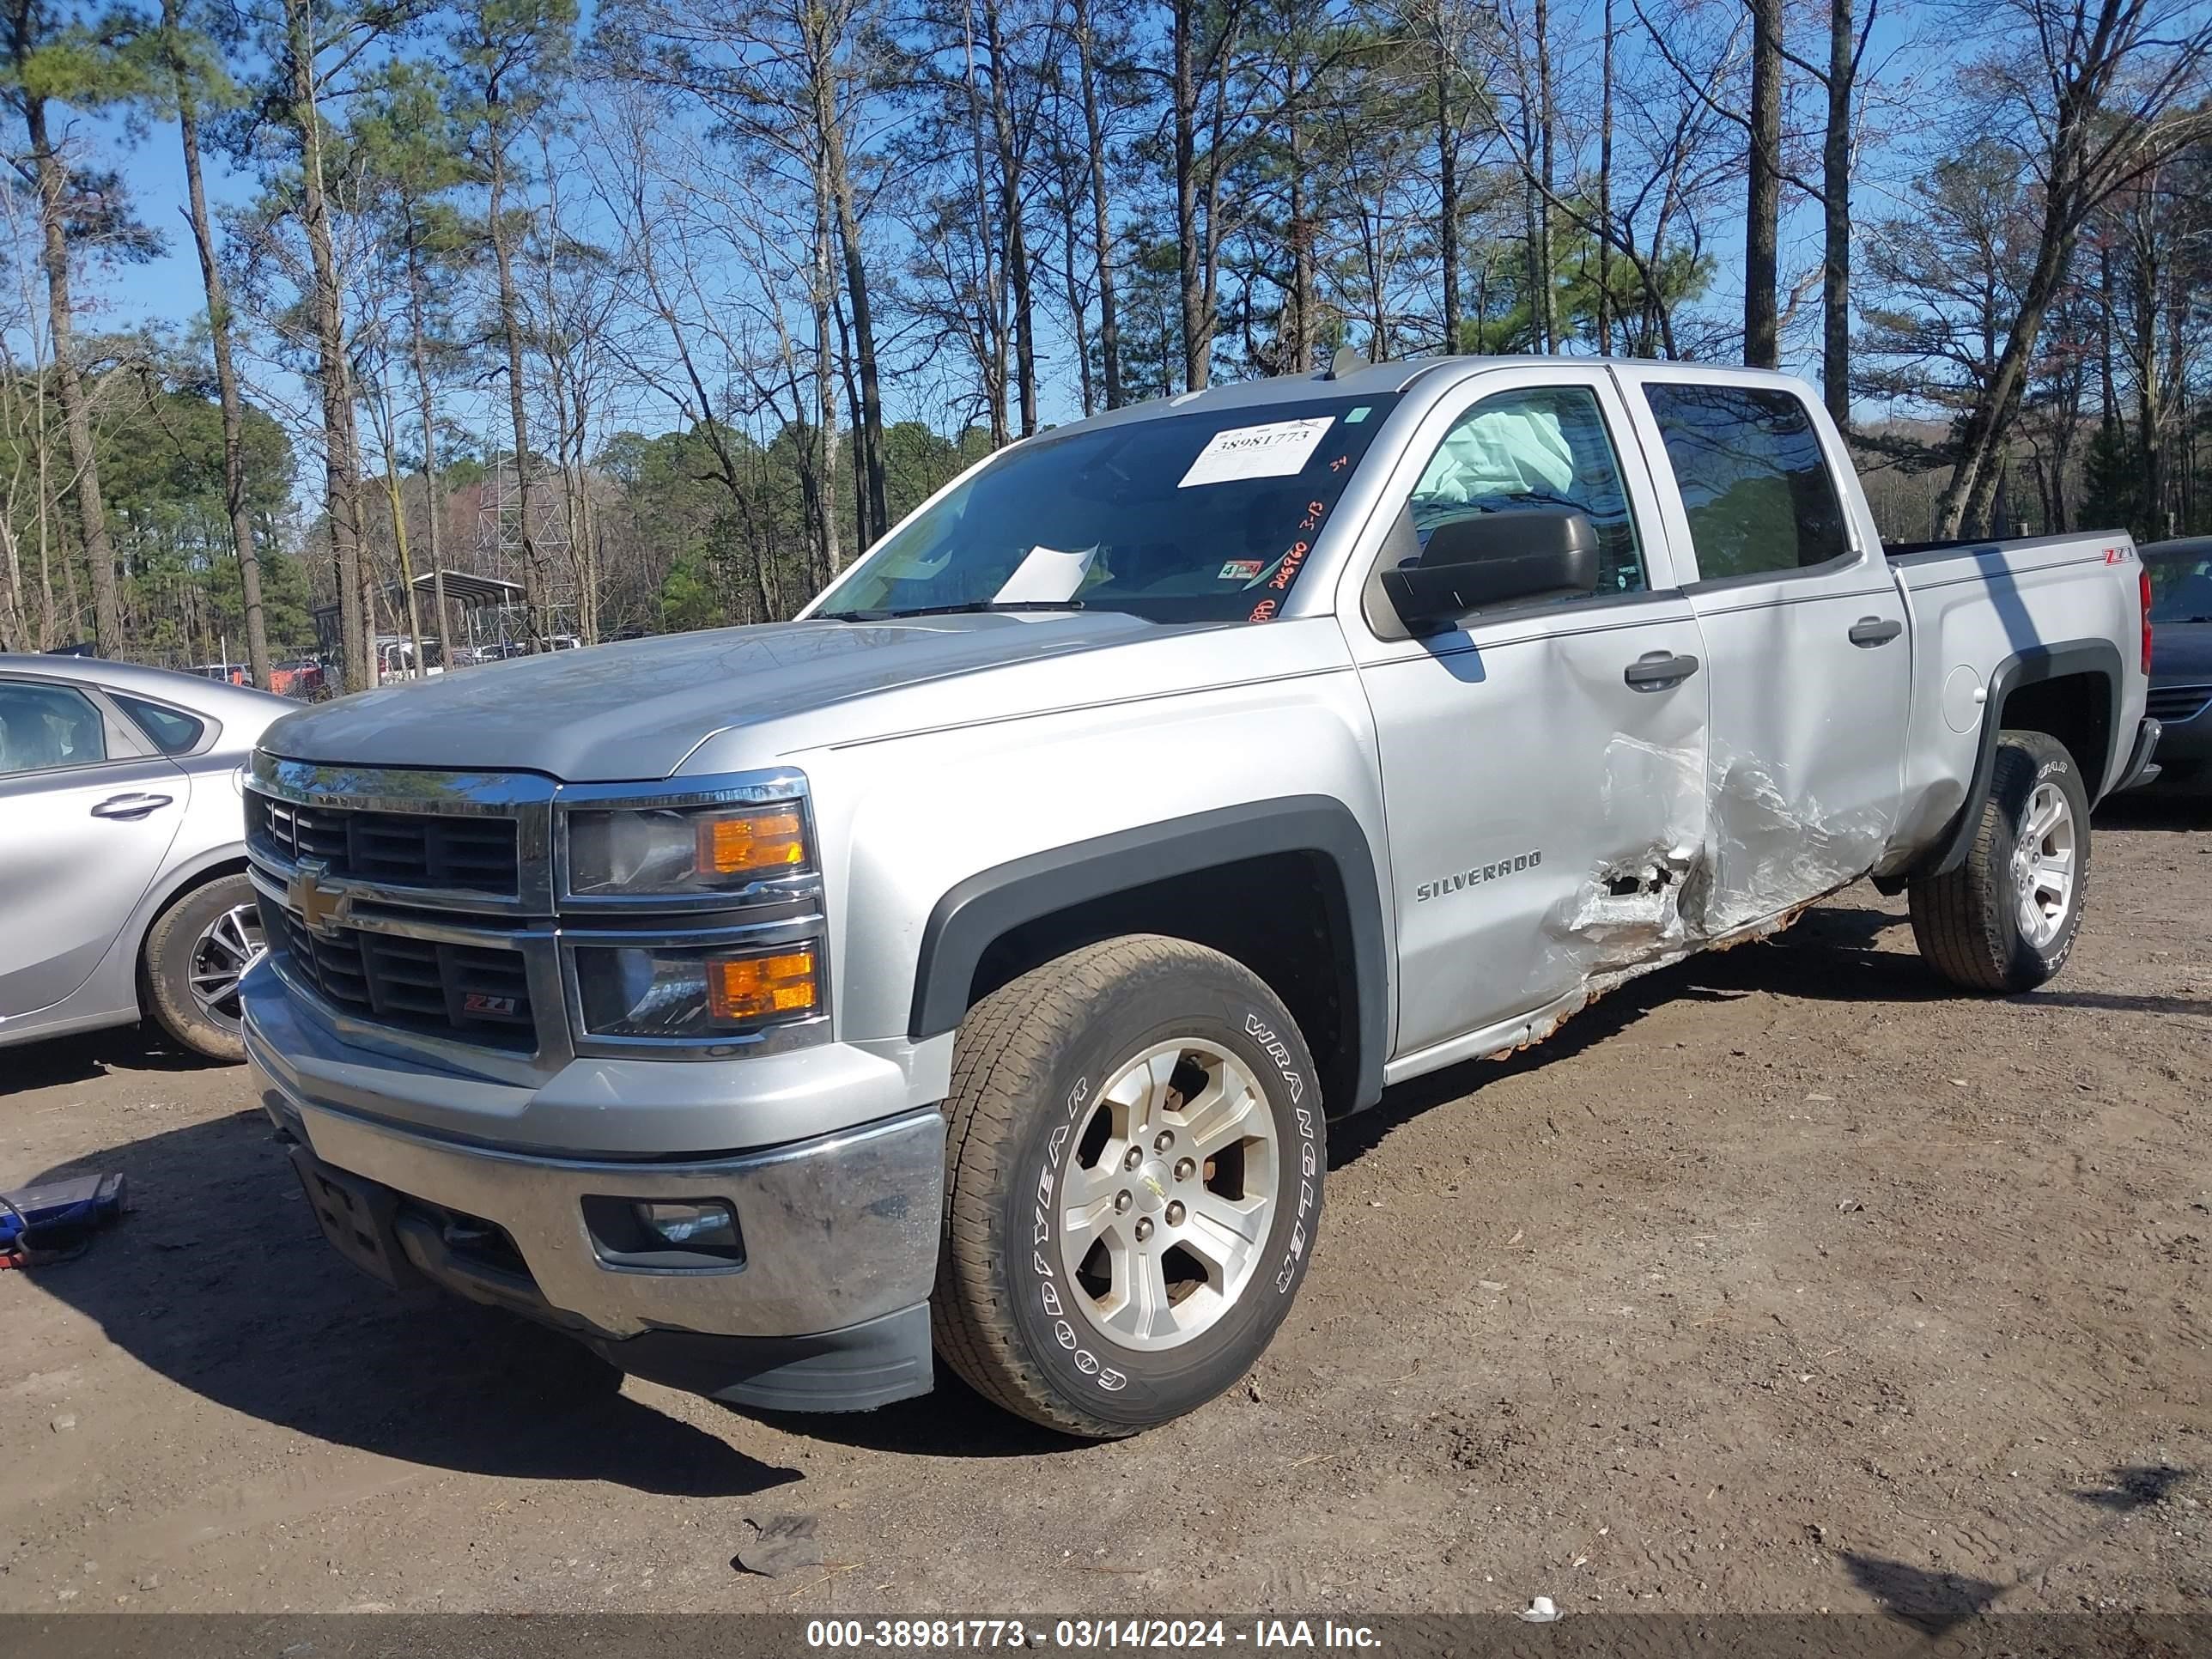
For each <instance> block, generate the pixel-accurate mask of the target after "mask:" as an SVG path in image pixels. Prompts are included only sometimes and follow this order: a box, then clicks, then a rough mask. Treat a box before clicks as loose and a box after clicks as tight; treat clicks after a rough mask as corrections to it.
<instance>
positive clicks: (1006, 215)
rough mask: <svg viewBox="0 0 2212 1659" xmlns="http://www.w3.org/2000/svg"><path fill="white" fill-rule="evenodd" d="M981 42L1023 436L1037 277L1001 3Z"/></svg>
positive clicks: (1033, 413)
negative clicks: (987, 58) (986, 61)
mask: <svg viewBox="0 0 2212 1659" xmlns="http://www.w3.org/2000/svg"><path fill="white" fill-rule="evenodd" d="M983 43H984V45H985V46H987V48H988V49H989V51H990V53H991V132H992V137H993V138H994V141H995V142H996V144H997V147H998V152H999V203H1000V205H999V217H1000V220H1001V221H1002V222H1004V223H1005V225H1006V275H1007V276H1008V277H1009V278H1010V279H1011V280H1012V284H1013V295H1014V384H1015V386H1016V388H1017V390H1018V392H1019V394H1020V398H1021V405H1022V436H1024V438H1028V437H1033V436H1035V435H1036V428H1037V383H1036V334H1035V330H1036V295H1035V291H1034V287H1035V285H1034V278H1035V276H1036V273H1035V272H1034V271H1032V270H1030V258H1029V240H1028V233H1027V228H1026V227H1025V226H1024V223H1023V220H1024V217H1025V215H1024V212H1023V210H1022V156H1021V152H1020V149H1019V146H1018V145H1017V144H1016V143H1015V142H1014V122H1013V112H1012V110H1010V109H1009V108H1008V107H1007V105H1006V73H1007V69H1006V37H1005V35H1004V33H1002V31H1001V30H1000V19H999V4H998V0H983Z"/></svg>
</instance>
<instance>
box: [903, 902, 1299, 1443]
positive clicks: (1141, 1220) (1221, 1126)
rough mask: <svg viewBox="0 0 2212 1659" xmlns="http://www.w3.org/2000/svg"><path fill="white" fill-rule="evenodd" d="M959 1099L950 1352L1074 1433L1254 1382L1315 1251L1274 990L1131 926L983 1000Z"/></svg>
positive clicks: (948, 1225) (1017, 1407)
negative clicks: (1130, 931)
mask: <svg viewBox="0 0 2212 1659" xmlns="http://www.w3.org/2000/svg"><path fill="white" fill-rule="evenodd" d="M953 1055H954V1058H953V1075H952V1094H951V1097H950V1098H949V1099H948V1100H947V1101H946V1102H945V1115H946V1117H947V1118H948V1120H949V1133H948V1137H947V1144H946V1150H945V1231H944V1237H943V1241H942V1248H941V1249H939V1254H938V1276H937V1288H936V1293H935V1295H934V1297H933V1298H932V1304H931V1306H932V1312H933V1324H934V1327H935V1330H936V1336H937V1344H938V1352H939V1353H940V1354H941V1355H942V1356H943V1357H944V1358H945V1361H946V1362H947V1363H948V1364H951V1367H952V1368H953V1369H954V1370H957V1372H959V1374H960V1375H961V1376H963V1377H964V1378H965V1379H966V1380H967V1381H968V1382H969V1384H971V1385H972V1386H973V1387H974V1388H975V1389H976V1390H977V1391H978V1392H979V1393H981V1394H982V1395H984V1396H985V1397H987V1399H990V1400H993V1401H996V1402H997V1403H998V1404H1000V1405H1001V1406H1003V1407H1006V1409H1007V1410H1009V1411H1012V1412H1015V1413H1018V1414H1020V1415H1021V1416H1024V1417H1026V1418H1029V1419H1031V1420H1032V1421H1035V1422H1038V1423H1042V1424H1044V1425H1048V1426H1049V1427H1051V1428H1054V1429H1058V1430H1060V1431H1063V1432H1065V1433H1068V1434H1076V1435H1085V1436H1090V1437H1097V1438H1107V1437H1114V1436H1119V1435H1127V1434H1133V1433H1135V1432H1137V1431H1139V1430H1141V1429H1147V1428H1151V1427H1152V1426H1153V1425H1157V1424H1160V1423H1165V1422H1168V1421H1169V1420H1170V1419H1174V1418H1176V1417H1180V1416H1182V1414H1183V1413H1186V1412H1188V1411H1192V1410H1194V1409H1195V1408H1196V1407H1199V1406H1200V1405H1203V1404H1204V1403H1205V1402H1206V1401H1208V1400H1211V1399H1212V1397H1213V1396H1214V1395H1218V1394H1219V1393H1220V1392H1221V1391H1222V1390H1223V1389H1226V1388H1227V1387H1229V1386H1230V1384H1231V1383H1234V1382H1235V1381H1236V1380H1237V1378H1238V1377H1240V1376H1243V1374H1244V1372H1245V1371H1246V1370H1248V1369H1249V1367H1250V1366H1251V1364H1252V1362H1253V1361H1254V1360H1255V1359H1256V1358H1258V1357H1259V1355H1260V1353H1261V1350H1262V1349H1264V1348H1265V1347H1266V1346H1267V1342H1268V1340H1269V1339H1270V1338H1271V1337H1273V1335H1274V1334H1275V1328H1276V1327H1277V1326H1279V1324H1281V1323H1282V1322H1283V1316H1285V1314H1286V1313H1287V1312H1288V1311H1289V1310H1290V1305H1291V1299H1292V1298H1293V1297H1296V1296H1297V1290H1298V1285H1299V1282H1300V1281H1301V1280H1302V1279H1304V1276H1305V1270H1306V1266H1307V1263H1308V1262H1309V1261H1310V1260H1311V1258H1312V1254H1313V1244H1314V1237H1315V1231H1316V1226H1317V1225H1318V1223H1319V1221H1320V1218H1321V1203H1322V1170H1323V1167H1324V1166H1325V1165H1326V1164H1327V1162H1328V1156H1327V1148H1326V1145H1325V1142H1324V1139H1323V1137H1324V1133H1325V1131H1324V1128H1323V1125H1322V1109H1321V1106H1322V1103H1321V1097H1320V1091H1319V1090H1318V1088H1317V1087H1316V1084H1315V1080H1314V1067H1313V1059H1312V1056H1311V1055H1310V1054H1308V1053H1307V1051H1306V1045H1305V1040H1304V1038H1303V1037H1302V1036H1299V1035H1298V1031H1297V1026H1296V1025H1295V1024H1293V1023H1292V1022H1291V1017H1290V1015H1289V1013H1288V1012H1285V1009H1284V1007H1283V1005H1282V1004H1281V1002H1280V1001H1279V1000H1277V998H1276V997H1275V995H1274V994H1273V992H1272V991H1270V990H1269V989H1268V988H1267V986H1266V985H1265V984H1264V983H1263V982H1261V980H1260V979H1259V978H1258V977H1257V976H1256V975H1254V974H1253V973H1251V972H1250V971H1249V969H1245V968H1244V967H1243V966H1242V965H1240V964H1239V963H1236V962H1234V961H1232V960H1231V958H1229V957H1225V956H1223V955H1222V954H1220V953H1219V952H1218V951H1209V950H1206V949H1204V948H1203V947H1201V946H1199V945H1192V944H1189V943H1188V942H1186V941H1183V940H1181V939H1164V938H1158V937H1154V936H1151V935H1136V936H1132V937H1129V938H1126V939H1109V940H1107V941H1106V942H1104V943H1103V944H1099V945H1091V946H1089V947H1087V948H1085V949H1084V950H1081V951H1075V952H1073V954H1071V955H1068V956H1065V957H1060V959H1059V960H1057V961H1055V962H1051V963H1046V964H1045V965H1044V966H1043V967H1042V968H1039V969H1036V970H1035V971H1033V972H1031V973H1029V974H1026V975H1024V976H1023V977H1021V978H1020V979H1018V980H1016V981H1013V982H1012V984H1010V985H1008V986H1006V987H1004V988H1003V989H1001V990H1000V991H998V992H995V993H994V994H992V995H991V996H989V997H987V998H986V999H985V1000H983V1001H981V1003H979V1004H977V1005H976V1006H975V1008H973V1009H972V1010H970V1011H969V1015H968V1018H967V1019H966V1020H965V1021H963V1023H962V1025H961V1027H960V1032H959V1036H958V1037H957V1041H956V1042H955V1045H954V1050H953Z"/></svg>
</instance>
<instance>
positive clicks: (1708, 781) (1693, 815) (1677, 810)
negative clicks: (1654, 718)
mask: <svg viewBox="0 0 2212 1659" xmlns="http://www.w3.org/2000/svg"><path fill="white" fill-rule="evenodd" d="M1655 794H1657V795H1659V796H1661V797H1662V798H1663V799H1665V800H1666V801H1667V803H1668V810H1667V813H1666V817H1665V823H1666V824H1667V829H1668V833H1667V836H1666V838H1665V839H1663V840H1659V841H1655V842H1653V843H1652V844H1651V845H1650V847H1648V848H1645V849H1644V851H1642V852H1641V853H1639V854H1637V855H1636V856H1634V857H1632V858H1628V859H1615V860H1609V861H1607V862H1606V863H1604V864H1602V865H1601V866H1598V867H1597V868H1595V869H1594V870H1592V871H1590V872H1589V874H1588V875H1587V876H1586V877H1585V878H1583V881H1582V882H1581V884H1579V885H1578V886H1577V889H1576V890H1575V891H1574V892H1573V893H1571V895H1569V896H1567V897H1565V898H1564V899H1562V900H1561V901H1560V902H1558V903H1556V904H1554V905H1553V907H1552V908H1551V909H1550V910H1549V912H1548V913H1547V915H1546V916H1545V918H1544V924H1543V925H1544V931H1545V933H1547V935H1548V936H1549V937H1550V938H1551V939H1553V941H1554V942H1555V944H1556V947H1557V949H1558V950H1559V951H1560V952H1561V953H1563V954H1565V956H1566V957H1568V958H1569V959H1570V960H1571V961H1572V962H1573V963H1575V965H1576V966H1577V969H1578V970H1579V972H1580V975H1581V977H1582V978H1583V980H1584V981H1585V982H1586V983H1587V984H1589V987H1590V988H1591V989H1592V990H1593V991H1596V990H1601V989H1604V988H1606V987H1608V986H1610V985H1612V984H1615V983H1618V982H1619V981H1620V980H1621V979H1623V978H1625V977H1627V976H1629V975H1631V974H1633V973H1640V972H1644V971H1645V970H1648V969H1652V968H1657V967H1662V966H1664V965H1665V964H1667V963H1671V962H1675V961H1679V960H1680V958H1682V957H1686V956H1687V955H1688V954H1690V952H1691V951H1693V950H1696V949H1698V948H1699V947H1701V946H1703V945H1707V944H1710V943H1711V942H1713V941H1714V940H1717V939H1724V938H1727V937H1729V936H1730V935H1733V934H1737V933H1743V932H1745V931H1746V930H1747V929H1755V928H1756V927H1757V926H1758V925H1759V924H1762V923H1764V922H1765V921H1768V920H1770V919H1771V918H1774V917H1778V916H1780V915H1784V913H1786V912H1790V911H1792V910H1795V909H1796V908H1800V907H1802V906H1803V905H1805V904H1807V903H1808V902H1811V901H1813V900H1814V899H1816V898H1819V897H1821V896H1823V895H1825V894H1827V893H1831V892H1833V891H1834V890H1836V889H1837V888H1838V887H1842V886H1844V885H1846V884H1849V883H1850V882H1852V881H1855V880H1857V878H1859V877H1860V876H1863V875H1864V874H1865V873H1866V872H1867V871H1869V869H1871V868H1873V866H1874V862H1875V859H1877V858H1878V857H1879V856H1880V855H1881V850H1882V848H1883V845H1884V842H1885V840H1886V836H1887V825H1886V824H1885V823H1883V822H1882V820H1881V815H1880V814H1879V813H1878V812H1875V811H1862V812H1856V813H1853V812H1835V813H1832V812H1830V811H1826V809H1825V808H1824V807H1822V805H1820V800H1819V799H1818V797H1816V796H1814V795H1813V794H1812V793H1810V792H1809V791H1808V792H1803V793H1792V792H1791V791H1790V790H1789V789H1787V788H1785V787H1784V785H1783V783H1782V782H1781V781H1779V780H1778V778H1777V776H1776V775H1775V773H1774V772H1773V771H1772V770H1771V769H1770V768H1768V767H1766V766H1765V765H1763V764H1761V763H1759V762H1758V761H1756V760H1754V759H1753V758H1752V757H1748V756H1744V755H1735V754H1730V753H1728V752H1726V751H1724V750H1723V751H1719V752H1717V753H1715V754H1713V755H1712V756H1711V759H1710V762H1709V763H1704V764H1700V763H1699V757H1698V756H1697V755H1696V754H1694V753H1684V752H1682V751H1680V750H1668V749H1664V748H1662V747H1659V746H1657V745H1655V744H1647V743H1644V742H1641V741H1639V740H1638V739H1636V738H1629V737H1625V736H1620V737H1616V738H1614V739H1613V742H1612V743H1611V744H1609V745H1608V747H1607V773H1606V787H1605V794H1604V797H1603V799H1602V800H1601V811H1605V812H1606V813H1607V815H1608V816H1610V815H1611V814H1612V812H1613V804H1614V802H1615V800H1616V799H1619V800H1622V801H1628V800H1634V801H1638V802H1644V803H1648V802H1649V801H1650V799H1652V797H1653V796H1654V795H1655Z"/></svg>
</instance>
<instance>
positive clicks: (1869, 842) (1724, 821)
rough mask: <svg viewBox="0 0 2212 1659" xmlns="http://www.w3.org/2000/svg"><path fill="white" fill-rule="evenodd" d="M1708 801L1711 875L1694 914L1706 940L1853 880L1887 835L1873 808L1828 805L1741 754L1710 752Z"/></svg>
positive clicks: (1878, 852) (1871, 865)
mask: <svg viewBox="0 0 2212 1659" xmlns="http://www.w3.org/2000/svg"><path fill="white" fill-rule="evenodd" d="M1711 800H1712V809H1711V837H1710V840H1711V861H1712V866H1713V868H1712V880H1711V884H1710V887H1709V889H1708V890H1707V892H1706V895H1705V903H1704V906H1703V909H1702V914H1701V915H1699V918H1698V922H1699V931H1700V933H1701V934H1702V936H1703V937H1705V938H1707V939H1711V938H1714V937H1717V936H1718V935H1720V934H1723V933H1732V932H1734V931H1735V930H1736V929H1737V928H1739V927H1746V926H1747V925H1748V924H1750V923H1752V922H1754V921H1762V920H1764V919H1765V918H1766V917H1768V916H1771V915H1777V914H1778V913H1779V912H1781V911H1784V910H1788V909H1791V908H1795V907H1796V906H1799V905H1803V904H1807V903H1809V902H1812V901H1813V900H1814V899H1816V898H1820V897H1821V896H1823V895H1825V894H1828V893H1832V892H1833V891H1835V890H1836V889H1838V887H1842V886H1845V885H1847V884H1850V883H1851V882H1854V881H1857V879H1858V878H1860V877H1861V876H1863V875H1864V874H1865V873H1866V872H1868V871H1869V870H1871V869H1873V868H1874V866H1875V860H1876V859H1878V858H1880V857H1881V853H1882V848H1884V846H1885V845H1887V841H1888V829H1889V826H1888V824H1887V822H1886V821H1885V820H1884V818H1883V816H1882V814H1881V812H1880V811H1876V810H1875V809H1872V808H1865V809H1862V810H1859V811H1829V810H1828V809H1827V808H1826V807H1824V806H1822V805H1821V804H1820V797H1819V796H1817V795H1815V794H1814V793H1813V792H1812V791H1811V790H1809V789H1796V788H1792V787H1789V780H1788V779H1787V778H1786V777H1784V775H1781V774H1780V773H1779V771H1778V769H1773V768H1770V767H1769V766H1767V765H1765V764H1764V763H1761V762H1759V761H1758V760H1756V759H1754V758H1753V757H1751V756H1748V755H1732V754H1728V753H1725V752H1722V751H1717V752H1716V753H1715V754H1714V756H1713V761H1712V795H1711Z"/></svg>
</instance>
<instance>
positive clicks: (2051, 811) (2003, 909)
mask: <svg viewBox="0 0 2212 1659" xmlns="http://www.w3.org/2000/svg"><path fill="white" fill-rule="evenodd" d="M1978 811H1979V816H1978V819H1977V820H1976V822H1975V823H1974V826H1973V839H1972V841H1971V842H1969V843H1968V844H1967V848H1966V859H1965V861H1964V862H1962V863H1961V864H1960V866H1959V867H1958V868H1957V869H1955V870H1953V871H1950V872H1948V873H1946V874H1944V875H1940V876H1933V877H1930V878H1928V879H1926V880H1923V881H1917V882H1915V883H1913V884H1912V888H1911V905H1912V936H1913V938H1914V939H1915V940H1916V941H1917V943H1918V945H1919V946H1920V954H1921V955H1922V956H1923V957H1925V958H1926V959H1927V960H1928V962H1929V963H1930V964H1932V965H1933V966H1934V968H1935V969H1936V971H1937V972H1938V973H1940V974H1942V975H1943V977H1944V978H1946V979H1948V980H1949V981H1951V982H1952V983H1953V984H1954V985H1958V986H1961V987H1964V988H1966V989H1967V990H1970V991H1996V992H2004V993H2010V992H2015V991H2030V990H2033V989H2034V988H2035V987H2037V986H2039V985H2040V984H2042V983H2043V982H2044V981H2045V980H2047V979H2049V978H2050V977H2051V975H2054V974H2056V973H2057V971H2058V970H2059V969H2061V968H2063V967H2064V966H2065V965H2066V958H2067V957H2068V955H2069V953H2071V951H2073V949H2074V938H2075V933H2076V931H2077V930H2078V929H2079V928H2080V927H2081V901H2082V898H2083V897H2084V896H2085V895H2086V893H2087V889H2088V882H2089V797H2088V793H2087V791H2086V790H2084V789H2083V788H2082V787H2081V771H2080V769H2078V768H2077V767H2076V766H2075V764H2074V757H2073V756H2072V755H2070V754H2069V753H2068V752H2067V750H2066V747H2065V745H2064V744H2062V743H2060V742H2059V741H2058V740H2057V738H2052V737H2049V736H2046V735H2045V734H2044V733H2043V732H2001V733H2000V734H1999V735H1998V738H1997V752H1996V765H1995V766H1994V767H1992V768H1991V769H1990V791H1989V793H1988V794H1987V795H1986V796H1985V797H1984V799H1983V800H1982V802H1981V803H1980V806H1979V809H1978Z"/></svg>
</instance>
